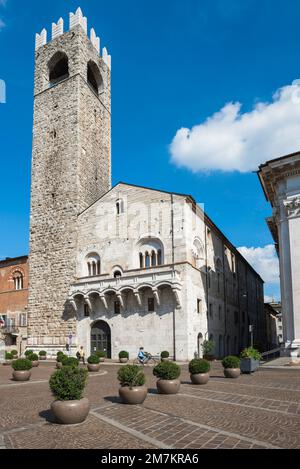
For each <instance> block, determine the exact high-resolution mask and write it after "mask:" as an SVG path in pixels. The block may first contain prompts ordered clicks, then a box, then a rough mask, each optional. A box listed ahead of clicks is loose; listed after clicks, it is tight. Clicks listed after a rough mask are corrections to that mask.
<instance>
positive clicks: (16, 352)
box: [10, 350, 18, 360]
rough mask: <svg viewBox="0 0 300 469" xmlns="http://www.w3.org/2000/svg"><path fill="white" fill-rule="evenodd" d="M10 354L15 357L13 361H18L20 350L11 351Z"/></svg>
mask: <svg viewBox="0 0 300 469" xmlns="http://www.w3.org/2000/svg"><path fill="white" fill-rule="evenodd" d="M10 353H11V354H12V356H13V360H16V359H17V358H18V350H11V351H10Z"/></svg>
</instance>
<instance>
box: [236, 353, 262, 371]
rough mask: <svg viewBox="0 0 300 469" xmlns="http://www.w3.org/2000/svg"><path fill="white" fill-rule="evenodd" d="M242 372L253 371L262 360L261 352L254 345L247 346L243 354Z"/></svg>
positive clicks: (241, 356) (241, 355)
mask: <svg viewBox="0 0 300 469" xmlns="http://www.w3.org/2000/svg"><path fill="white" fill-rule="evenodd" d="M240 358H241V372H242V373H253V372H254V371H256V370H257V369H258V368H259V362H260V360H261V354H260V353H259V351H258V350H257V349H255V348H253V347H248V348H245V349H244V350H243V351H242V352H241V354H240Z"/></svg>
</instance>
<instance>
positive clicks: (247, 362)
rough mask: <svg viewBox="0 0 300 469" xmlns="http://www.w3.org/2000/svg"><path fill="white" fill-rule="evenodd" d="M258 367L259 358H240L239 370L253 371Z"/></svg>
mask: <svg viewBox="0 0 300 469" xmlns="http://www.w3.org/2000/svg"><path fill="white" fill-rule="evenodd" d="M258 368H259V360H254V359H253V358H241V372H242V373H254V371H256V370H257V369H258Z"/></svg>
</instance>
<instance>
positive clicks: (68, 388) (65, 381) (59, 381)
mask: <svg viewBox="0 0 300 469" xmlns="http://www.w3.org/2000/svg"><path fill="white" fill-rule="evenodd" d="M87 376H88V371H87V370H86V369H84V368H75V367H72V366H65V367H63V368H61V369H60V370H57V371H55V372H54V373H53V374H52V375H51V377H50V380H49V386H50V389H51V391H52V394H53V395H54V397H55V398H56V399H57V400H59V401H74V400H77V399H81V398H82V395H83V391H84V388H85V385H86V382H87Z"/></svg>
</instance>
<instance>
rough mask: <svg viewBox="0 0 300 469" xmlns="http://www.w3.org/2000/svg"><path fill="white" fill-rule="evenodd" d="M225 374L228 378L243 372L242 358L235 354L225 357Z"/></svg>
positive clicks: (236, 376)
mask: <svg viewBox="0 0 300 469" xmlns="http://www.w3.org/2000/svg"><path fill="white" fill-rule="evenodd" d="M222 365H223V367H224V375H225V377H226V378H238V377H239V376H240V374H241V370H240V359H239V358H238V357H235V356H234V355H228V356H227V357H225V358H223V360H222Z"/></svg>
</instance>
